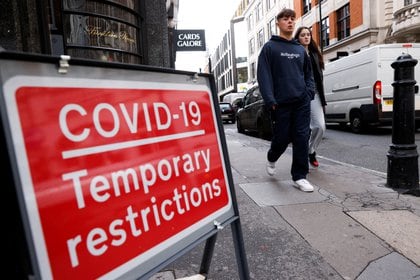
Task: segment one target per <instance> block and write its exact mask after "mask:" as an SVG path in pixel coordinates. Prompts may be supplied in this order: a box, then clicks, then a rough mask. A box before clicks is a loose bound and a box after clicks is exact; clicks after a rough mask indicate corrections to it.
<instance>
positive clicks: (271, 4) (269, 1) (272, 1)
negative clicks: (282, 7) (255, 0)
mask: <svg viewBox="0 0 420 280" xmlns="http://www.w3.org/2000/svg"><path fill="white" fill-rule="evenodd" d="M266 1H267V2H266V4H267V11H269V10H271V9H272V8H273V7H274V5H276V0H266Z"/></svg>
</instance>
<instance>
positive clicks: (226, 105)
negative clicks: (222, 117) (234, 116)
mask: <svg viewBox="0 0 420 280" xmlns="http://www.w3.org/2000/svg"><path fill="white" fill-rule="evenodd" d="M231 108H232V106H231V105H230V104H229V103H220V109H224V110H225V109H231Z"/></svg>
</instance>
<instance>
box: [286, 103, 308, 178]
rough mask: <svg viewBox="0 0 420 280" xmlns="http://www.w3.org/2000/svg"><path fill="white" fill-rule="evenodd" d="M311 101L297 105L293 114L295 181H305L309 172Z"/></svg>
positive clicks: (293, 166) (293, 175)
mask: <svg viewBox="0 0 420 280" xmlns="http://www.w3.org/2000/svg"><path fill="white" fill-rule="evenodd" d="M310 109H311V106H310V101H309V100H308V101H304V102H301V103H299V104H296V107H295V108H294V110H293V113H292V114H291V119H292V122H291V125H292V143H293V159H292V170H291V173H292V178H293V180H294V181H296V180H299V179H305V178H306V175H307V174H308V171H309V165H308V147H309V134H310V128H309V123H310Z"/></svg>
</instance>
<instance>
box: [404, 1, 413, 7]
mask: <svg viewBox="0 0 420 280" xmlns="http://www.w3.org/2000/svg"><path fill="white" fill-rule="evenodd" d="M411 4H413V0H404V6H408V5H411Z"/></svg>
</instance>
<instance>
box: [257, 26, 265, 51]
mask: <svg viewBox="0 0 420 280" xmlns="http://www.w3.org/2000/svg"><path fill="white" fill-rule="evenodd" d="M263 45H264V28H262V29H261V30H260V31H258V49H259V48H261V47H262V46H263Z"/></svg>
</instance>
